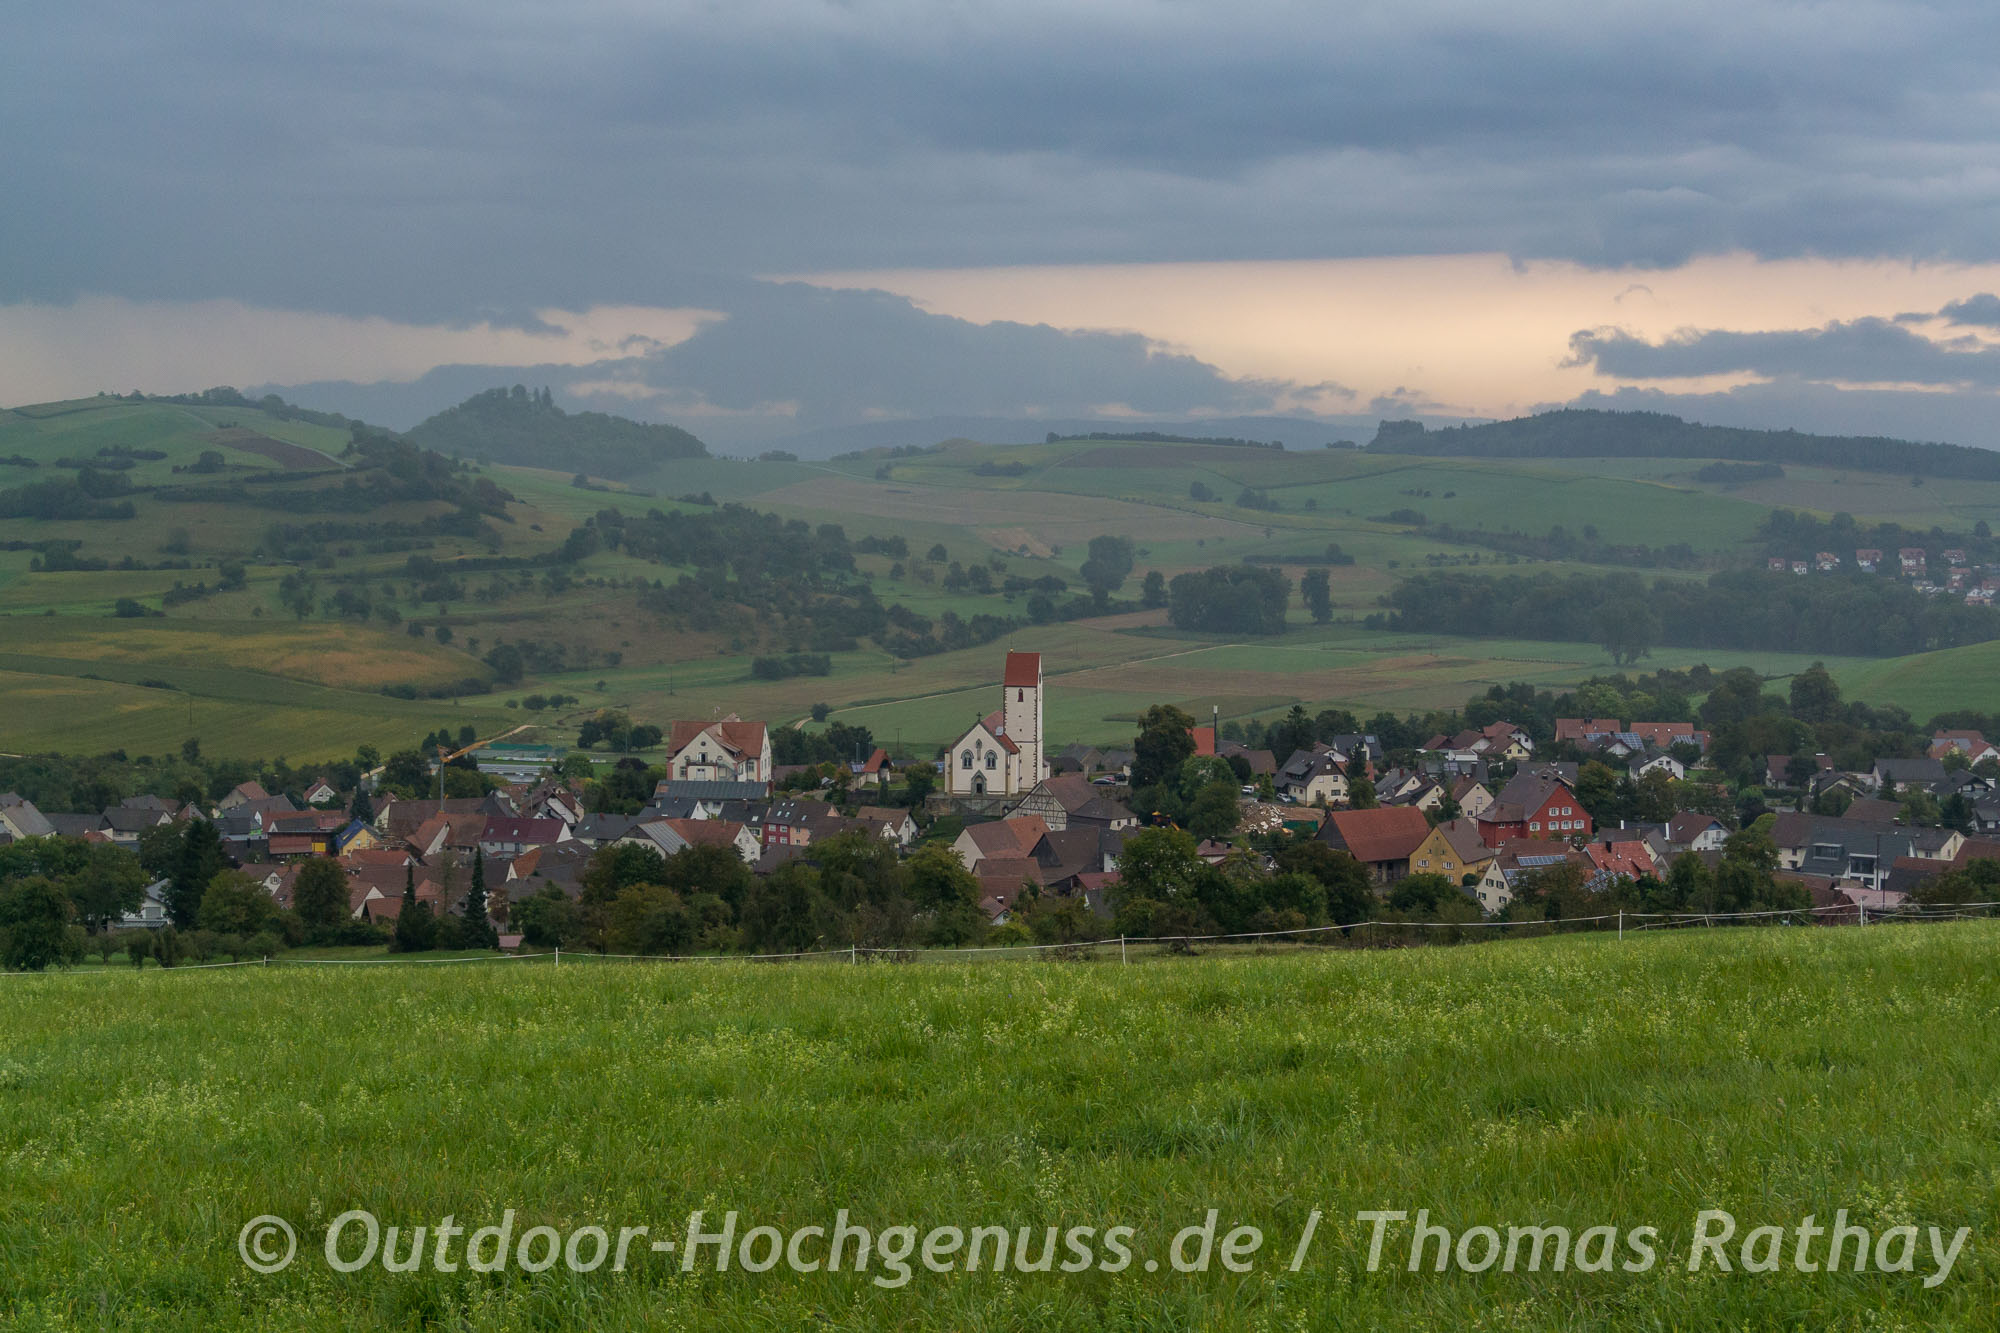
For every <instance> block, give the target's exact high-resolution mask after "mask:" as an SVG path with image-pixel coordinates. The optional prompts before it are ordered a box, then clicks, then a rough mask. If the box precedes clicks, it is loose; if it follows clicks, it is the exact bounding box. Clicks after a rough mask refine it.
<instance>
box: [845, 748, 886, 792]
mask: <svg viewBox="0 0 2000 1333" xmlns="http://www.w3.org/2000/svg"><path fill="white" fill-rule="evenodd" d="M847 771H848V773H849V774H850V775H852V777H853V778H854V781H855V782H856V783H868V784H870V785H872V786H874V787H876V788H878V789H879V788H882V787H886V786H888V785H889V784H890V782H892V781H893V780H894V779H895V776H896V770H895V767H894V766H893V765H891V764H890V762H889V752H888V751H887V750H884V749H883V748H881V747H880V746H877V747H876V748H875V752H874V753H873V754H871V755H869V756H868V757H867V758H866V759H864V760H863V761H861V762H860V763H858V764H849V765H848V766H847Z"/></svg>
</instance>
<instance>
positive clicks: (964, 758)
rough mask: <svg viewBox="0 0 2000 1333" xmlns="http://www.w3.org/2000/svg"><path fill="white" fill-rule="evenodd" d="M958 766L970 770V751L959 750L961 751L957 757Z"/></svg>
mask: <svg viewBox="0 0 2000 1333" xmlns="http://www.w3.org/2000/svg"><path fill="white" fill-rule="evenodd" d="M958 766H959V767H960V768H971V767H972V751H970V750H961V751H959V755H958Z"/></svg>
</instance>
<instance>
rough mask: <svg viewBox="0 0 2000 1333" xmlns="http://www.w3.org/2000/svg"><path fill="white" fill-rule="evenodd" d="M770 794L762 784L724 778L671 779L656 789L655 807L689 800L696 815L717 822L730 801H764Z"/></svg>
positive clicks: (690, 808) (690, 807) (766, 785)
mask: <svg viewBox="0 0 2000 1333" xmlns="http://www.w3.org/2000/svg"><path fill="white" fill-rule="evenodd" d="M768 795H770V786H769V784H767V783H763V782H730V781H727V780H725V779H722V778H716V779H712V780H706V779H696V778H687V779H681V780H674V779H668V780H666V781H664V782H661V783H660V784H659V785H658V786H656V787H654V788H653V804H655V805H659V804H662V803H664V802H669V801H686V802H688V807H687V808H688V809H689V811H690V812H692V813H693V814H695V815H697V816H699V817H701V818H704V819H714V818H715V817H716V816H718V815H720V814H721V813H722V809H723V807H724V806H726V805H728V804H729V803H730V802H731V801H761V800H763V799H764V798H765V797H766V796H768Z"/></svg>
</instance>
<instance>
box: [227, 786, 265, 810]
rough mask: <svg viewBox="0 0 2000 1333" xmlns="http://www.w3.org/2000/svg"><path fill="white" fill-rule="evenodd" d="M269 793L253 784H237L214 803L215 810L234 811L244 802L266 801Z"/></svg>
mask: <svg viewBox="0 0 2000 1333" xmlns="http://www.w3.org/2000/svg"><path fill="white" fill-rule="evenodd" d="M270 799H271V793H269V792H267V791H265V790H264V788H263V787H262V786H261V785H260V784H258V783H255V782H239V783H237V784H236V785H235V786H234V787H231V788H230V789H229V793H228V794H227V795H226V796H224V797H223V798H222V799H221V800H220V801H218V802H217V803H216V807H215V808H216V809H217V810H234V809H235V808H236V807H237V806H239V805H242V804H243V803H244V802H245V801H268V800H270Z"/></svg>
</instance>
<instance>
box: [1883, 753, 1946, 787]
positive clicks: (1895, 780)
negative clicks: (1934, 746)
mask: <svg viewBox="0 0 2000 1333" xmlns="http://www.w3.org/2000/svg"><path fill="white" fill-rule="evenodd" d="M1868 776H1869V779H1870V780H1871V781H1872V782H1873V783H1874V785H1875V790H1876V791H1881V790H1882V789H1884V788H1885V787H1888V786H1890V785H1891V784H1894V786H1895V787H1896V788H1897V790H1899V791H1900V790H1903V789H1906V788H1909V787H1919V788H1922V789H1924V790H1926V791H1928V790H1929V789H1930V788H1931V786H1932V785H1933V784H1934V783H1939V782H1943V781H1944V779H1945V772H1944V761H1942V760H1939V759H1877V760H1876V761H1875V766H1874V767H1873V768H1871V769H1869V770H1868Z"/></svg>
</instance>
